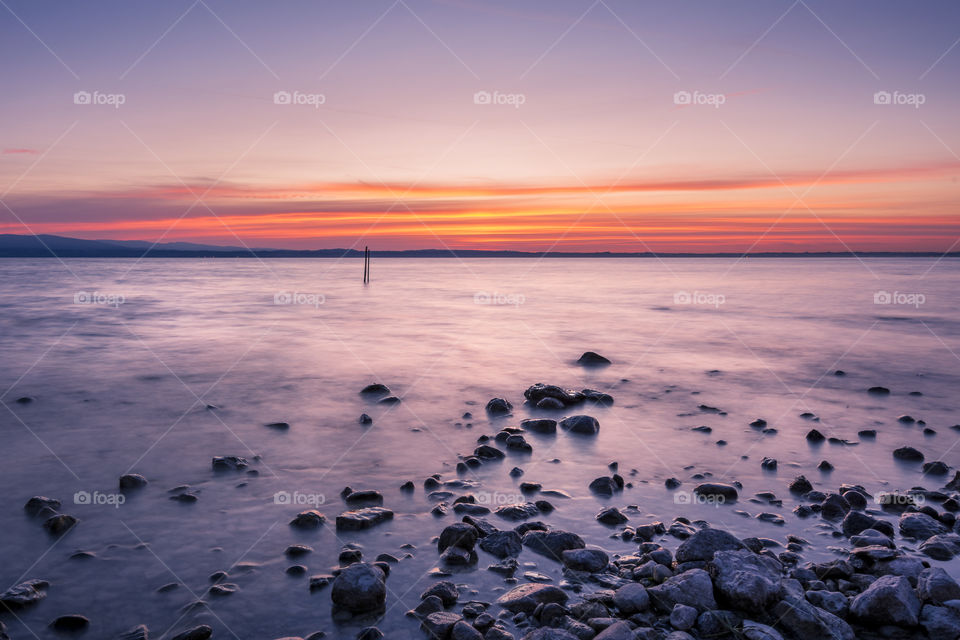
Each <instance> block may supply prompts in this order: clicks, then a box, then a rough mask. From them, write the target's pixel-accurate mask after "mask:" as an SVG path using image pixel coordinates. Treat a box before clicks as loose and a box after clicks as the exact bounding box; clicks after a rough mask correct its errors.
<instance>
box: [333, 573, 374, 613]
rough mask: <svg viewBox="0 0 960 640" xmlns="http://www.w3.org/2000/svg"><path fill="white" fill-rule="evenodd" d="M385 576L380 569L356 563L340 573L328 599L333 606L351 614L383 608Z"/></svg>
mask: <svg viewBox="0 0 960 640" xmlns="http://www.w3.org/2000/svg"><path fill="white" fill-rule="evenodd" d="M385 580H386V576H385V575H384V573H383V570H382V569H380V567H376V566H374V565H372V564H368V563H366V562H356V563H354V564H352V565H350V566H349V567H346V568H345V569H343V570H342V571H340V575H338V576H337V577H336V579H335V580H334V581H333V587H332V588H331V590H330V598H331V599H332V600H333V604H334V606H336V607H338V608H340V609H344V610H346V611H349V612H351V613H367V612H370V611H377V610H378V609H380V608H381V607H383V604H384V602H386V598H387V585H386V582H385Z"/></svg>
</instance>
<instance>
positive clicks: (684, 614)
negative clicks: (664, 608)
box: [670, 604, 698, 631]
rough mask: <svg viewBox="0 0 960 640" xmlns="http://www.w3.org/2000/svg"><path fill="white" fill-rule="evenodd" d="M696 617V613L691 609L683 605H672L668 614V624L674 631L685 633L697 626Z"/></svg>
mask: <svg viewBox="0 0 960 640" xmlns="http://www.w3.org/2000/svg"><path fill="white" fill-rule="evenodd" d="M697 615H698V612H697V610H696V609H694V608H693V607H688V606H687V605H685V604H678V605H674V607H673V610H672V611H671V612H670V624H671V625H672V626H673V628H674V629H677V630H679V631H686V630H687V629H692V628H693V625H695V624H697Z"/></svg>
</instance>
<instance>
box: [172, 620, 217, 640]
mask: <svg viewBox="0 0 960 640" xmlns="http://www.w3.org/2000/svg"><path fill="white" fill-rule="evenodd" d="M212 635H213V628H212V627H211V626H210V625H208V624H201V625H199V626H196V627H193V628H192V629H187V630H186V631H184V632H183V633H178V634H177V635H175V636H173V638H171V639H170V640H207V638H209V637H210V636H212Z"/></svg>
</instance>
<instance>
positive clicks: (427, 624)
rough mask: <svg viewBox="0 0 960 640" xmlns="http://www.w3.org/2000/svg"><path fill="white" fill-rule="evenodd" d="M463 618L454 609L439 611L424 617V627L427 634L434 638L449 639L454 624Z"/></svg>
mask: <svg viewBox="0 0 960 640" xmlns="http://www.w3.org/2000/svg"><path fill="white" fill-rule="evenodd" d="M461 620H463V617H462V616H460V615H459V614H456V613H453V612H452V611H438V612H436V613H431V614H430V615H428V616H427V617H426V618H424V619H423V623H422V625H421V626H422V628H423V630H424V631H426V632H427V636H428V637H430V638H431V639H433V640H447V639H448V638H449V637H450V632H451V631H452V630H453V625H455V624H457V623H458V622H460V621H461Z"/></svg>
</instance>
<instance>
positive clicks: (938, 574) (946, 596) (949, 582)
mask: <svg viewBox="0 0 960 640" xmlns="http://www.w3.org/2000/svg"><path fill="white" fill-rule="evenodd" d="M917 594H918V595H919V596H920V599H921V600H923V601H924V602H930V603H933V604H943V603H944V602H947V601H948V600H960V585H958V584H957V582H956V580H954V579H953V578H951V577H950V574H949V573H947V572H946V571H944V570H943V569H942V568H940V567H931V568H929V569H924V570H923V571H922V572H921V573H920V576H919V577H918V578H917Z"/></svg>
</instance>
